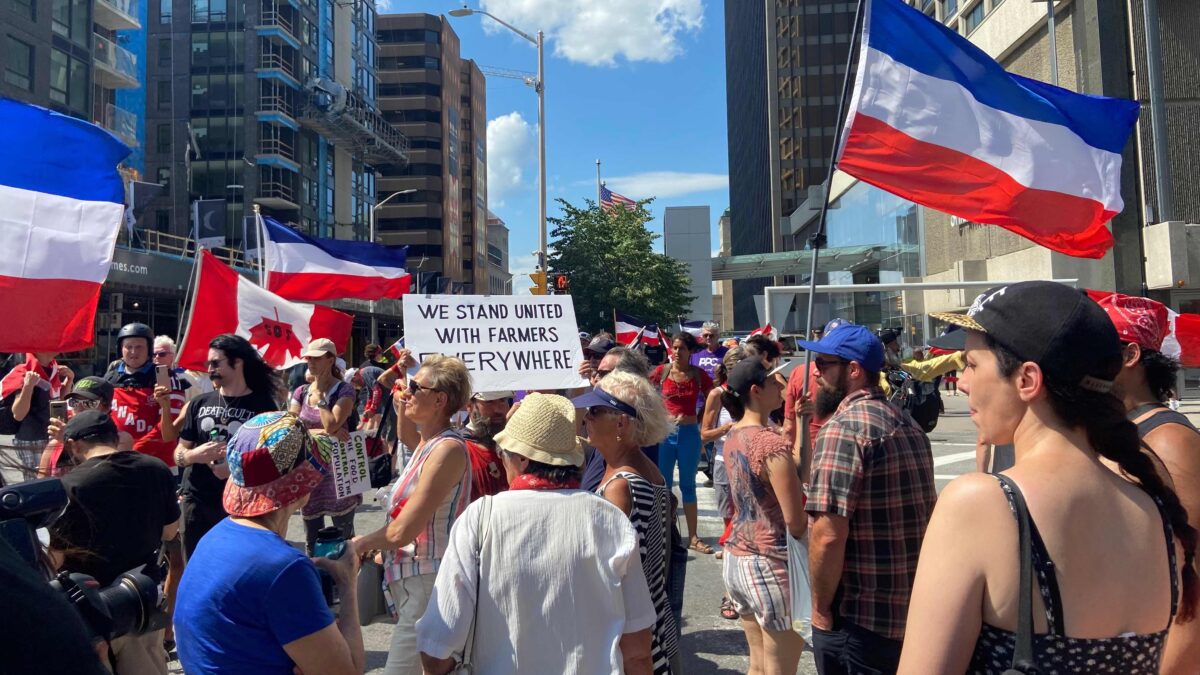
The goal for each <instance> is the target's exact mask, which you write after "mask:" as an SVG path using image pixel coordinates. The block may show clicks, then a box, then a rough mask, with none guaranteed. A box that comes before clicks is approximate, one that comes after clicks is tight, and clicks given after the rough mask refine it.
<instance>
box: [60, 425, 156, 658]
mask: <svg viewBox="0 0 1200 675" xmlns="http://www.w3.org/2000/svg"><path fill="white" fill-rule="evenodd" d="M63 445H64V447H65V449H66V451H67V452H69V453H70V454H71V456H72V457H74V458H75V460H76V461H77V462H78V466H76V467H75V469H74V470H73V471H71V473H69V474H67V475H66V476H63V478H62V479H61V480H62V483H63V488H64V489H65V490H66V491H67V495H68V497H69V501H68V502H67V508H66V509H65V510H64V511H63V514H62V515H61V516H59V518H58V520H57V521H55V523H54V525H52V526H51V527H50V550H49V555H50V558H51V560H52V561H53V563H54V564H55V566H56V567H57V568H58V569H59V570H66V571H69V572H79V573H82V574H87V575H90V576H92V577H95V579H96V581H97V583H98V584H99V585H100V586H101V587H105V586H108V585H109V584H111V583H112V582H113V581H114V580H116V579H117V578H118V577H120V576H121V575H122V574H123V573H125V572H126V571H128V570H130V569H133V568H135V567H138V566H140V565H145V564H147V563H155V562H156V560H157V558H158V551H159V548H160V547H161V546H162V542H163V541H164V540H169V539H172V538H173V537H174V536H175V533H176V532H177V531H178V529H179V504H178V502H177V501H176V499H175V479H174V478H173V477H172V476H171V472H170V470H169V469H167V466H166V465H165V464H163V463H162V462H161V461H159V460H157V459H155V458H153V457H149V456H146V455H143V454H141V453H138V452H130V451H122V450H118V449H117V426H116V424H114V423H113V421H112V418H111V417H110V416H109V414H108V411H107V410H85V411H82V412H79V413H77V414H75V415H74V416H73V417H71V419H70V420H69V421H68V422H67V425H66V427H65V428H64V429H63ZM111 653H112V657H113V661H114V663H115V665H116V668H117V672H119V673H120V674H121V675H141V674H143V673H149V674H155V675H166V672H167V655H166V652H164V651H163V631H162V630H154V631H150V632H147V633H144V634H141V635H132V634H131V635H124V636H121V637H118V638H116V639H115V640H113V641H112V646H111Z"/></svg>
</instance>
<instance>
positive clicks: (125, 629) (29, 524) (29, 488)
mask: <svg viewBox="0 0 1200 675" xmlns="http://www.w3.org/2000/svg"><path fill="white" fill-rule="evenodd" d="M66 506H67V492H66V490H64V489H63V486H62V481H60V480H58V479H57V478H43V479H40V480H32V481H26V482H24V483H19V484H17V485H13V486H9V487H5V488H0V537H3V538H4V540H5V541H7V542H8V543H9V544H10V545H11V546H12V547H13V549H15V550H16V552H17V553H18V554H19V555H20V556H21V557H22V558H24V559H25V561H26V562H27V563H29V566H30V567H32V568H33V569H34V570H36V571H38V572H40V573H43V574H44V573H45V569H46V566H45V564H44V562H43V557H42V555H41V544H40V542H38V539H37V530H38V529H39V528H43V527H49V526H50V525H53V524H54V521H55V520H57V519H58V517H59V516H60V515H61V514H62V512H63V509H65V508H66ZM160 558H161V556H160ZM163 577H164V572H163V569H162V563H161V561H160V562H159V563H154V564H145V565H141V566H139V567H136V568H134V569H131V570H129V571H128V572H125V573H124V574H122V575H121V576H120V577H118V578H117V580H116V581H114V582H112V583H111V584H109V585H108V586H105V587H103V588H101V587H100V584H99V583H98V582H97V581H96V580H95V579H94V578H93V577H90V576H88V575H86V574H80V573H78V572H68V571H64V572H60V573H59V574H58V576H56V577H55V578H54V579H53V580H51V581H50V587H51V588H53V589H55V590H57V591H59V592H60V593H62V594H63V597H65V598H66V599H67V601H68V602H70V603H71V605H72V606H73V607H75V610H76V611H78V612H79V614H80V616H82V617H83V620H84V624H85V625H86V626H87V628H88V631H89V632H90V633H91V636H90V637H92V638H105V639H108V640H112V639H114V638H118V637H121V636H122V635H139V634H142V633H147V632H150V631H154V630H158V629H160V628H165V627H166V625H167V613H166V598H165V597H164V596H163V594H162V592H161V587H160V585H159V584H160V582H161V580H162V578H163Z"/></svg>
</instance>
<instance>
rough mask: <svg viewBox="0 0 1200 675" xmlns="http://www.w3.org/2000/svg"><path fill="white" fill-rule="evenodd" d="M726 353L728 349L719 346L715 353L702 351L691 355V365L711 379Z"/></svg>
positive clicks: (706, 350)
mask: <svg viewBox="0 0 1200 675" xmlns="http://www.w3.org/2000/svg"><path fill="white" fill-rule="evenodd" d="M728 351H729V348H728V347H725V346H721V345H718V346H717V351H715V352H714V351H709V350H708V349H702V350H700V351H698V352H696V353H695V354H692V365H693V366H696V367H697V368H699V369H700V370H703V371H704V372H706V373H708V376H709V377H713V373H714V372H716V370H717V366H719V365H720V364H721V359H723V358H725V353H726V352H728ZM701 405H703V404H701Z"/></svg>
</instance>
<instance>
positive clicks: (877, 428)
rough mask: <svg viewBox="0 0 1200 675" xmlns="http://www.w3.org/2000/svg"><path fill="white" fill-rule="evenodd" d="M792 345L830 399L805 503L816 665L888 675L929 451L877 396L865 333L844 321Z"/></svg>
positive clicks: (908, 420)
mask: <svg viewBox="0 0 1200 675" xmlns="http://www.w3.org/2000/svg"><path fill="white" fill-rule="evenodd" d="M800 345H801V346H802V347H804V348H805V349H808V350H810V351H812V352H813V355H814V356H813V364H814V365H816V367H817V373H818V377H817V384H818V385H819V386H820V392H819V393H818V396H817V399H818V400H819V401H821V402H822V404H829V403H832V402H833V401H835V400H836V401H838V402H839V403H838V406H837V409H836V410H835V411H834V413H833V415H832V416H831V417H830V418H829V419H828V420H827V421H826V422H825V424H824V426H823V427H821V431H820V433H819V434H818V435H817V439H816V444H815V446H814V447H815V450H814V454H813V463H812V481H811V484H810V485H809V488H808V493H807V496H808V502H807V505H806V507H805V510H806V511H808V513H809V515H810V516H811V517H812V525H811V526H810V529H809V532H810V540H809V567H810V571H811V579H812V606H813V614H812V626H813V642H812V647H813V652H814V654H815V656H816V663H817V671H818V672H819V673H821V675H830V674H836V673H847V672H862V671H864V670H871V671H872V672H881V673H892V672H895V671H896V667H897V665H898V663H899V660H900V645H901V642H902V641H903V639H904V627H905V626H904V625H905V620H906V618H907V615H908V598H909V595H910V594H911V593H912V584H913V579H914V577H915V576H916V571H917V557H918V555H919V554H920V551H921V539H922V538H923V537H924V535H925V528H926V526H927V525H928V524H929V516H930V514H931V513H932V512H933V504H934V501H935V500H936V499H937V492H936V490H935V489H934V482H933V453H932V452H931V450H930V446H929V439H928V438H927V437H926V436H925V432H923V431H921V429H920V428H919V427H918V426H917V425H916V423H915V422H913V420H912V417H911V416H909V415H907V414H905V413H904V411H903V410H901V409H900V408H898V407H896V406H895V405H893V404H891V403H889V402H888V401H887V400H886V399H885V398H884V396H883V392H882V391H881V390H880V388H879V371H880V369H882V368H883V366H884V355H883V351H884V348H883V345H882V344H881V343H880V341H879V340H878V339H877V338H876V337H875V336H874V335H873V334H872V333H871V331H869V330H867V329H866V328H864V327H862V326H857V325H854V324H846V325H843V326H840V327H838V328H837V329H836V330H828V331H826V333H825V337H824V338H822V339H821V340H820V341H819V342H801V343H800Z"/></svg>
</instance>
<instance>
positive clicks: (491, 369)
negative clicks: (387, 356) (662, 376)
mask: <svg viewBox="0 0 1200 675" xmlns="http://www.w3.org/2000/svg"><path fill="white" fill-rule="evenodd" d="M404 338H405V344H406V345H407V346H408V348H409V349H411V350H412V352H413V356H414V357H416V359H417V361H418V362H419V361H421V360H422V359H423V358H424V357H425V356H428V355H429V354H446V355H448V356H457V357H458V358H460V359H462V360H463V362H464V363H466V364H467V370H470V371H471V379H472V385H471V386H472V389H473V390H475V391H505V390H514V389H528V390H533V389H569V388H572V387H580V386H584V385H586V384H587V383H586V382H585V381H584V380H583V379H581V378H580V377H579V362H580V361H581V360H582V359H583V349H582V348H581V347H580V345H579V329H578V328H577V327H576V323H575V306H574V305H572V304H571V298H570V296H566V295H552V296H546V297H540V296H512V295H417V294H412V295H406V296H404Z"/></svg>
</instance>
